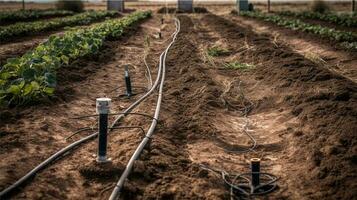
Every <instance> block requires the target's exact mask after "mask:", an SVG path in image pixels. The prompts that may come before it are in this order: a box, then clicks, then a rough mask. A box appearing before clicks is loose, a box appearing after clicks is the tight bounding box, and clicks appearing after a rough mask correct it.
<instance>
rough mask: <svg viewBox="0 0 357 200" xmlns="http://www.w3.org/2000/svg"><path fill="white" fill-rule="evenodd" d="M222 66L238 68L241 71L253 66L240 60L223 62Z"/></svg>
mask: <svg viewBox="0 0 357 200" xmlns="http://www.w3.org/2000/svg"><path fill="white" fill-rule="evenodd" d="M224 66H225V67H226V68H230V69H239V70H242V71H247V70H250V69H253V68H255V66H254V65H251V64H248V63H241V62H238V61H235V62H230V63H225V65H224Z"/></svg>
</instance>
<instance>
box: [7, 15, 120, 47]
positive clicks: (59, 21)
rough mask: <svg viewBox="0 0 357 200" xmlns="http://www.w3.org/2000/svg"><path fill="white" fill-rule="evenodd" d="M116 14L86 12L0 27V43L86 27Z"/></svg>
mask: <svg viewBox="0 0 357 200" xmlns="http://www.w3.org/2000/svg"><path fill="white" fill-rule="evenodd" d="M117 14H118V13H117V12H114V11H109V12H107V11H88V12H85V13H81V14H77V15H73V16H69V17H64V18H55V19H51V20H47V21H36V22H19V23H16V24H12V25H9V26H2V27H0V41H5V40H9V39H11V38H14V37H19V36H26V35H30V34H36V33H40V32H44V31H49V30H55V29H58V28H62V27H65V26H77V25H87V24H90V23H92V22H94V21H97V20H100V19H104V18H106V17H114V16H116V15H117Z"/></svg>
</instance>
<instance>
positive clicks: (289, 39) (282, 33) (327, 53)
mask: <svg viewBox="0 0 357 200" xmlns="http://www.w3.org/2000/svg"><path fill="white" fill-rule="evenodd" d="M227 18H228V19H229V20H232V21H234V22H236V23H238V24H241V25H242V26H244V27H246V28H249V29H252V30H254V32H255V33H257V34H262V35H266V36H269V37H270V38H271V40H273V42H274V43H277V42H278V43H284V45H287V46H289V47H290V48H292V49H293V50H294V51H296V52H298V53H299V54H301V55H303V56H304V57H305V58H307V59H309V60H310V61H312V62H314V63H315V64H317V65H320V66H322V67H325V68H327V69H329V70H331V71H332V72H335V73H338V74H340V75H342V76H344V77H346V78H348V79H350V80H352V81H354V82H357V68H356V67H355V66H356V65H357V53H356V52H350V51H347V50H344V49H341V48H339V47H338V46H336V44H335V43H333V42H330V41H328V40H324V39H321V38H318V37H316V36H315V35H310V34H306V33H303V32H299V31H293V30H289V29H286V28H282V27H278V26H276V25H274V24H272V23H268V22H263V21H260V20H255V19H251V18H246V17H239V16H229V17H227ZM274 45H276V44H274Z"/></svg>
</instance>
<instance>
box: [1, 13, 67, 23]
mask: <svg viewBox="0 0 357 200" xmlns="http://www.w3.org/2000/svg"><path fill="white" fill-rule="evenodd" d="M73 14H74V12H72V11H68V10H17V11H2V12H0V24H2V25H4V24H9V23H13V22H22V21H34V20H38V19H42V18H49V17H63V16H68V15H73Z"/></svg>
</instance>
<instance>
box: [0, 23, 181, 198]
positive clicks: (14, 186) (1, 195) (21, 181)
mask: <svg viewBox="0 0 357 200" xmlns="http://www.w3.org/2000/svg"><path fill="white" fill-rule="evenodd" d="M176 25H177V22H176ZM176 32H177V29H176V31H175V33H176ZM171 45H172V43H170V44H169V47H170V46H171ZM169 47H168V48H169ZM168 48H167V49H166V51H165V52H166V53H167V51H168ZM166 53H165V56H166ZM162 55H163V54H162ZM162 55H161V56H160V62H161V60H162ZM163 67H164V66H163V65H159V69H158V75H157V77H156V80H155V83H154V84H153V86H152V87H151V88H150V90H149V91H148V92H147V93H145V94H144V95H143V96H141V98H139V99H138V100H136V101H135V102H134V103H133V104H131V105H130V106H129V107H128V108H127V109H125V110H124V111H123V113H124V114H120V115H119V116H118V117H117V118H116V119H115V120H114V122H113V123H112V124H111V126H110V128H109V130H111V129H112V128H115V126H116V124H117V123H118V122H119V121H120V120H122V119H123V118H124V117H125V116H126V113H129V112H131V111H132V110H133V109H134V108H135V107H137V106H138V105H139V104H140V103H141V102H142V101H144V100H145V99H146V98H147V97H148V96H150V95H151V94H152V93H153V92H154V90H155V88H156V87H157V86H158V85H159V81H160V78H161V73H162V68H163ZM160 87H161V85H160ZM160 101H161V98H160ZM153 121H155V124H156V123H157V120H153ZM150 130H151V129H150ZM150 130H149V131H150ZM97 136H98V132H95V133H92V134H91V135H88V136H86V137H84V138H81V139H80V140H78V141H76V142H73V143H72V144H70V145H68V146H66V147H64V148H62V149H61V150H59V151H58V152H56V153H54V154H53V155H51V156H50V157H49V158H47V159H46V160H45V161H43V162H42V163H40V164H39V165H37V166H36V167H35V168H33V169H32V170H31V171H30V172H28V173H27V174H26V175H25V176H23V177H21V178H20V179H18V180H17V181H16V182H15V183H13V184H12V185H10V186H9V187H7V188H5V189H4V190H3V191H1V192H0V199H3V198H5V197H7V196H8V195H9V194H10V193H11V192H13V191H14V190H15V189H17V188H19V187H20V186H21V185H22V184H24V183H25V182H26V181H27V180H29V179H30V178H31V177H33V176H35V175H36V174H37V173H38V172H39V171H41V170H43V169H44V168H46V167H47V166H48V165H49V164H50V163H52V162H54V161H56V160H57V159H59V158H60V157H61V156H63V155H65V154H66V153H67V152H69V151H70V150H73V149H74V148H76V147H78V146H79V145H81V144H83V143H85V142H87V141H90V140H92V139H94V138H96V137H97Z"/></svg>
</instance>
